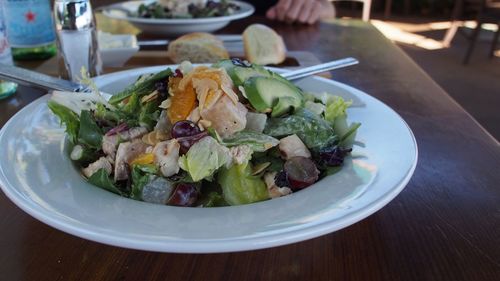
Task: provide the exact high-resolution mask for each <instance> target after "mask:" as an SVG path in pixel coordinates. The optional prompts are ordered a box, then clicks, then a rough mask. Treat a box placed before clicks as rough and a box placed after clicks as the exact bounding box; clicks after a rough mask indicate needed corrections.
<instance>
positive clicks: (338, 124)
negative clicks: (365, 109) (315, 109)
mask: <svg viewBox="0 0 500 281" xmlns="http://www.w3.org/2000/svg"><path fill="white" fill-rule="evenodd" d="M351 104H352V101H345V100H344V99H343V98H342V97H339V96H330V97H329V98H328V99H327V102H326V109H325V119H326V120H327V121H328V122H329V123H330V124H331V125H332V127H333V130H334V131H335V133H336V134H337V135H338V136H339V145H340V146H342V147H352V145H353V143H354V139H355V137H356V131H357V130H358V128H359V127H360V126H361V123H352V124H350V125H349V124H348V123H347V111H346V110H347V108H348V107H349V106H351Z"/></svg>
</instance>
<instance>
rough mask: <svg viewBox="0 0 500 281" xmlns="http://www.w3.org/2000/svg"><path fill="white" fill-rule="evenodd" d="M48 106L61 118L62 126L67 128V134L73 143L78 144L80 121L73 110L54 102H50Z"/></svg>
mask: <svg viewBox="0 0 500 281" xmlns="http://www.w3.org/2000/svg"><path fill="white" fill-rule="evenodd" d="M48 106H49V108H50V110H51V111H52V113H54V114H55V115H56V116H57V117H59V120H60V121H61V124H64V125H65V126H66V133H67V134H68V137H69V140H70V141H71V143H73V144H76V143H77V142H78V131H79V130H80V119H79V118H78V115H76V113H74V112H73V111H72V110H71V109H69V108H67V107H65V106H63V105H60V104H58V103H57V102H55V101H52V100H49V101H48Z"/></svg>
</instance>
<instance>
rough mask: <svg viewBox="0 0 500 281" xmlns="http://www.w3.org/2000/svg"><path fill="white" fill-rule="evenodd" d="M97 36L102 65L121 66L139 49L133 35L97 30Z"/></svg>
mask: <svg viewBox="0 0 500 281" xmlns="http://www.w3.org/2000/svg"><path fill="white" fill-rule="evenodd" d="M98 37H99V52H100V54H101V59H102V63H103V65H104V66H113V67H120V66H123V65H124V64H125V63H126V62H127V61H128V60H129V59H130V58H131V57H132V56H133V55H134V54H135V53H137V52H138V51H139V46H138V45H137V38H136V37H135V35H130V34H117V35H115V34H107V33H102V32H99V36H98Z"/></svg>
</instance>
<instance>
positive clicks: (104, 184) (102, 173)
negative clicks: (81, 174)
mask: <svg viewBox="0 0 500 281" xmlns="http://www.w3.org/2000/svg"><path fill="white" fill-rule="evenodd" d="M88 181H89V183H91V184H93V185H95V186H98V187H100V188H102V189H105V190H107V191H111V192H113V193H116V194H118V195H122V196H124V193H123V192H122V191H121V190H120V189H119V188H118V187H117V186H116V185H115V184H114V183H113V180H112V179H111V178H110V176H109V175H108V173H107V172H106V170H105V169H99V170H97V172H95V173H93V174H92V176H90V178H89V179H88Z"/></svg>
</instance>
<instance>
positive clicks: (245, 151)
mask: <svg viewBox="0 0 500 281" xmlns="http://www.w3.org/2000/svg"><path fill="white" fill-rule="evenodd" d="M252 152H253V151H252V148H250V146H248V145H238V146H233V147H231V148H229V153H230V154H231V159H232V160H233V161H232V163H235V164H237V165H240V164H243V163H244V162H246V161H247V160H249V159H250V157H251V156H252Z"/></svg>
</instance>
